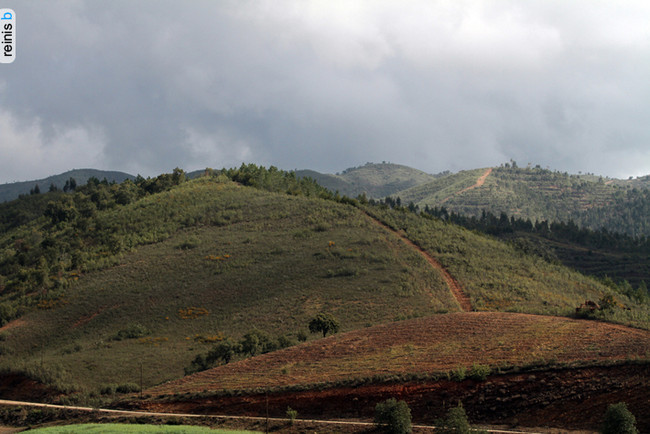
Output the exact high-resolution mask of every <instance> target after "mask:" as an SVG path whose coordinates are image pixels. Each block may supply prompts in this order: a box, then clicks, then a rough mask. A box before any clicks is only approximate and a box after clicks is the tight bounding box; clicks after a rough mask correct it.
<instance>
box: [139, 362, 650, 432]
mask: <svg viewBox="0 0 650 434" xmlns="http://www.w3.org/2000/svg"><path fill="white" fill-rule="evenodd" d="M648 390H650V365H648V364H646V365H626V366H616V367H594V368H584V369H558V370H550V371H546V372H528V373H519V374H507V375H498V376H491V377H489V378H488V379H487V381H483V382H480V381H474V380H465V381H463V382H455V381H449V380H445V381H437V382H421V383H419V382H411V383H405V384H392V385H391V384H382V385H366V386H360V387H355V388H337V389H327V390H321V391H318V390H313V391H304V392H284V393H269V394H268V395H265V394H263V393H259V394H252V395H247V396H234V397H214V398H201V399H191V400H187V401H177V402H145V403H140V404H139V405H140V408H142V409H146V410H149V411H164V412H187V413H198V414H232V415H248V416H263V415H265V414H266V408H267V405H268V411H269V415H270V416H272V417H273V416H275V417H283V416H284V414H285V412H286V409H287V407H288V406H290V407H291V408H293V409H296V410H297V411H298V413H299V414H300V417H301V418H305V417H307V418H308V417H314V418H322V419H344V418H354V419H372V417H373V411H374V406H375V405H376V403H377V402H380V401H382V400H385V399H388V398H391V397H395V398H398V399H403V400H405V401H407V403H408V404H409V407H410V408H411V411H412V415H413V421H414V423H427V424H429V423H433V422H434V420H435V419H436V418H438V417H442V416H443V415H444V414H445V413H446V411H447V409H448V408H450V407H451V406H456V405H457V403H458V401H461V402H462V403H463V406H464V407H465V409H466V411H467V414H468V416H469V419H470V421H471V422H472V423H485V424H494V425H504V424H505V425H508V426H513V427H516V426H521V427H556V428H565V429H589V430H595V429H597V428H598V426H599V425H600V424H601V422H602V416H603V414H604V413H605V410H606V408H607V406H608V405H609V404H611V403H616V402H620V401H624V402H626V403H627V405H628V408H629V409H630V410H631V411H632V413H634V414H635V416H636V418H637V427H638V428H639V430H640V432H650V395H649V394H648ZM267 403H268V404H267Z"/></svg>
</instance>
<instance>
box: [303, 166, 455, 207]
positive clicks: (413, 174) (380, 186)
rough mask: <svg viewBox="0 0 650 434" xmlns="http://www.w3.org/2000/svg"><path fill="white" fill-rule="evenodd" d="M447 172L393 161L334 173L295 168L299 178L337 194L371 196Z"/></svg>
mask: <svg viewBox="0 0 650 434" xmlns="http://www.w3.org/2000/svg"><path fill="white" fill-rule="evenodd" d="M447 174H448V172H445V173H442V174H438V175H431V174H428V173H425V172H423V171H421V170H418V169H414V168H412V167H408V166H403V165H401V164H392V163H366V164H365V165H363V166H359V167H352V168H349V169H346V170H344V171H343V172H341V173H340V174H339V173H337V174H336V175H332V174H325V173H319V172H316V171H314V170H297V171H296V176H298V177H299V178H304V177H310V178H312V179H314V180H315V181H316V182H318V183H319V184H320V185H322V186H323V187H325V188H327V189H329V190H331V191H338V192H339V193H340V194H342V195H345V196H350V197H356V196H358V195H360V194H365V195H366V196H368V197H370V198H375V199H378V198H383V197H386V196H390V195H393V194H396V193H398V192H400V191H402V190H406V189H408V188H411V187H414V186H417V185H422V184H425V183H428V182H432V181H434V180H436V179H437V178H439V177H442V176H446V175H447Z"/></svg>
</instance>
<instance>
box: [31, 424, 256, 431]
mask: <svg viewBox="0 0 650 434" xmlns="http://www.w3.org/2000/svg"><path fill="white" fill-rule="evenodd" d="M254 432H258V431H233V430H222V429H210V428H205V427H198V426H188V425H184V426H165V425H136V424H117V423H106V424H103V423H102V424H96V423H90V424H80V425H64V426H53V427H48V428H38V429H35V430H30V433H37V434H76V433H89V434H94V433H96V434H122V433H129V434H130V433H133V434H140V433H161V434H185V433H187V434H203V433H213V434H246V433H254Z"/></svg>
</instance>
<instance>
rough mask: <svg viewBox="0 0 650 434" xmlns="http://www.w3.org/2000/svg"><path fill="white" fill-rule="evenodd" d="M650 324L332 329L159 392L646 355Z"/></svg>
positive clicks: (455, 318)
mask: <svg viewBox="0 0 650 434" xmlns="http://www.w3.org/2000/svg"><path fill="white" fill-rule="evenodd" d="M649 354H650V332H648V331H645V330H640V329H633V328H629V327H624V326H619V325H614V324H608V323H602V322H597V321H587V320H574V319H569V318H561V317H550V316H539V315H528V314H515V313H502V312H467V313H454V314H447V315H437V316H433V317H429V318H422V319H417V320H410V321H402V322H396V323H391V324H385V325H381V326H376V327H372V328H368V329H363V330H356V331H352V332H349V333H345V334H341V335H335V336H330V337H328V338H326V339H320V340H317V341H312V342H309V343H306V344H303V345H299V346H296V347H292V348H288V349H286V350H282V351H276V352H273V353H269V354H264V355H261V356H258V357H254V358H250V359H247V360H243V361H241V362H238V363H231V364H228V365H224V366H220V367H217V368H214V369H211V370H208V371H204V372H200V373H198V374H195V375H192V376H188V377H185V378H182V379H180V380H177V381H173V382H170V383H166V384H163V385H161V386H158V387H155V388H153V389H151V390H149V393H151V394H153V395H158V394H173V393H187V392H189V393H196V392H201V391H203V390H223V389H232V390H241V389H251V388H256V387H264V388H268V387H279V386H289V385H292V386H293V385H299V384H302V385H307V384H315V383H322V382H337V381H341V380H346V379H351V378H368V377H372V376H374V375H377V374H384V375H394V374H407V373H428V374H431V373H438V372H446V371H449V370H455V369H457V368H458V367H459V366H464V367H467V368H469V367H471V366H472V365H473V364H475V363H476V364H481V365H489V366H491V367H493V368H496V367H500V366H523V365H528V364H545V363H555V364H558V363H576V362H579V363H583V364H584V363H592V364H599V363H602V362H603V361H624V360H634V359H646V358H648V355H649Z"/></svg>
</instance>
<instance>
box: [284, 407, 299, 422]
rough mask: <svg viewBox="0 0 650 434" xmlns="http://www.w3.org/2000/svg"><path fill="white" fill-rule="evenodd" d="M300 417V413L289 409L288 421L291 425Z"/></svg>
mask: <svg viewBox="0 0 650 434" xmlns="http://www.w3.org/2000/svg"><path fill="white" fill-rule="evenodd" d="M297 417H298V412H297V411H296V410H294V409H292V408H291V407H287V419H289V424H290V425H293V422H294V421H295V420H296V418H297Z"/></svg>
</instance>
